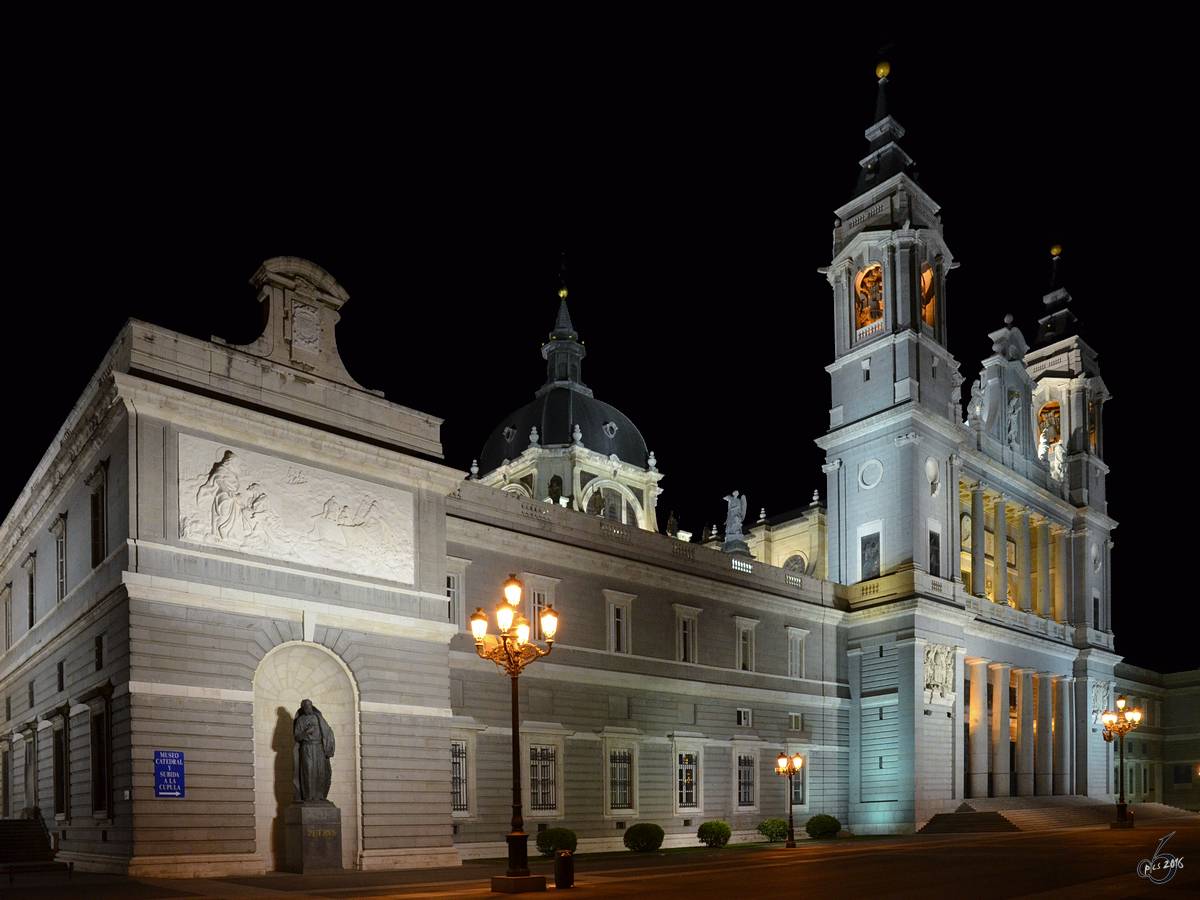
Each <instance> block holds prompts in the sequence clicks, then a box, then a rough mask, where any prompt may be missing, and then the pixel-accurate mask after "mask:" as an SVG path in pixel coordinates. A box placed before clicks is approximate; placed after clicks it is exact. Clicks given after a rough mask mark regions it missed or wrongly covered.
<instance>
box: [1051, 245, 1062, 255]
mask: <svg viewBox="0 0 1200 900" xmlns="http://www.w3.org/2000/svg"><path fill="white" fill-rule="evenodd" d="M1060 253H1062V244H1055V245H1054V246H1053V247H1051V248H1050V255H1051V256H1058V255H1059V254H1060Z"/></svg>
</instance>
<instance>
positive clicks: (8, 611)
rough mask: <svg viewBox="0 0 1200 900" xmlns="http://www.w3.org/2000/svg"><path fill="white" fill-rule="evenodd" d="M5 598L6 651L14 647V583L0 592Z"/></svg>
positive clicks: (10, 583) (7, 585)
mask: <svg viewBox="0 0 1200 900" xmlns="http://www.w3.org/2000/svg"><path fill="white" fill-rule="evenodd" d="M0 593H2V594H3V596H4V649H5V650H7V649H8V648H9V647H11V646H12V630H13V629H12V625H13V623H12V582H11V581H10V582H9V583H8V584H6V585H5V586H4V589H3V590H2V591H0Z"/></svg>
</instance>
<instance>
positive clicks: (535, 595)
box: [529, 591, 553, 809]
mask: <svg viewBox="0 0 1200 900" xmlns="http://www.w3.org/2000/svg"><path fill="white" fill-rule="evenodd" d="M530 594H531V601H530V602H531V604H532V610H533V621H532V622H531V623H530V624H531V626H532V627H531V628H530V629H529V630H530V636H531V637H532V638H533V639H534V640H538V641H544V640H545V639H546V635H544V634H543V633H542V613H544V612H545V611H546V607H547V606H549V605H550V604H549V602H547V600H546V592H545V591H531V592H530ZM536 808H537V807H534V809H536ZM551 808H553V807H551Z"/></svg>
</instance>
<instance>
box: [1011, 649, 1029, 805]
mask: <svg viewBox="0 0 1200 900" xmlns="http://www.w3.org/2000/svg"><path fill="white" fill-rule="evenodd" d="M1013 674H1014V675H1016V676H1017V796H1019V797H1032V796H1033V669H1014V670H1013Z"/></svg>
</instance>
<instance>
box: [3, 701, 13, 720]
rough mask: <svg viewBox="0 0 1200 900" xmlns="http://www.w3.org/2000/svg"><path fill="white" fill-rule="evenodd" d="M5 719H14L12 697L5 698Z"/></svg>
mask: <svg viewBox="0 0 1200 900" xmlns="http://www.w3.org/2000/svg"><path fill="white" fill-rule="evenodd" d="M4 721H5V722H11V721H12V697H5V698H4Z"/></svg>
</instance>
